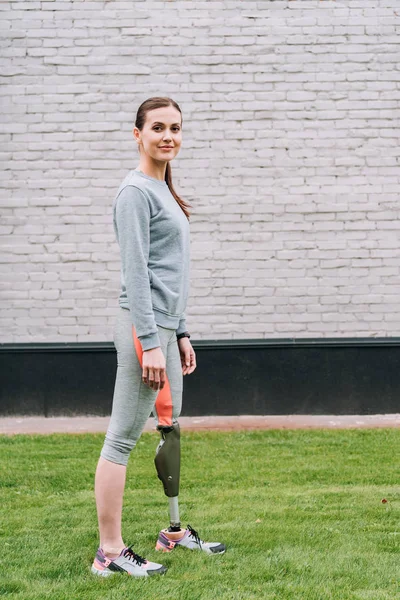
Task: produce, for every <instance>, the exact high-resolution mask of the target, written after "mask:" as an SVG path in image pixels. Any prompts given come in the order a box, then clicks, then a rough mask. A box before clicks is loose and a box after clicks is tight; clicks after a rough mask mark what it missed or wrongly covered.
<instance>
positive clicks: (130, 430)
mask: <svg viewBox="0 0 400 600" xmlns="http://www.w3.org/2000/svg"><path fill="white" fill-rule="evenodd" d="M118 310H119V312H118V315H117V319H116V322H115V326H114V345H115V347H116V350H117V364H118V366H117V375H116V379H115V387H114V396H113V404H112V412H111V419H110V423H109V426H108V430H107V433H106V436H105V440H104V445H103V448H102V450H101V453H100V455H101V456H102V457H103V458H105V459H107V460H110V461H111V462H114V463H118V464H120V465H126V464H127V463H128V458H129V454H130V452H131V450H132V449H133V448H134V446H135V445H136V442H137V441H138V439H139V437H140V435H141V433H142V431H143V428H144V426H145V424H146V421H147V419H148V418H149V416H150V415H151V413H152V412H153V415H154V417H155V420H156V424H157V425H166V426H168V425H171V424H172V422H173V421H176V420H177V419H178V417H179V415H180V412H181V407H182V386H183V374H182V366H181V359H180V353H179V348H178V341H177V339H176V331H175V329H167V328H165V327H161V326H160V325H157V328H158V334H159V336H160V341H161V350H162V352H163V354H164V356H165V361H166V381H165V384H164V387H163V389H162V390H152V389H151V388H150V387H149V386H148V385H146V384H145V383H143V381H142V364H143V363H142V347H141V345H140V341H139V340H138V338H137V337H136V331H135V330H132V321H131V316H130V311H129V310H128V309H125V308H122V307H119V309H118Z"/></svg>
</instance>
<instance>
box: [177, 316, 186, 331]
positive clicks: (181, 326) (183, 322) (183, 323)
mask: <svg viewBox="0 0 400 600" xmlns="http://www.w3.org/2000/svg"><path fill="white" fill-rule="evenodd" d="M185 331H187V329H186V318H185V317H182V319H181V320H180V321H179V325H178V329H177V330H176V335H179V334H180V333H184V332H185Z"/></svg>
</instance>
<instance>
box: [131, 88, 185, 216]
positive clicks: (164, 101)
mask: <svg viewBox="0 0 400 600" xmlns="http://www.w3.org/2000/svg"><path fill="white" fill-rule="evenodd" d="M164 106H173V107H174V108H176V109H177V110H179V112H180V113H181V118H182V111H181V109H180V108H179V106H178V104H177V103H176V102H175V101H174V100H172V98H168V97H165V96H163V97H160V96H153V97H152V98H147V100H145V101H144V102H142V104H141V105H140V106H139V108H138V111H137V114H136V120H135V127H137V128H138V129H139V130H140V131H141V130H142V129H143V127H144V124H145V121H146V117H147V113H148V111H149V110H153V109H155V108H163V107H164ZM165 181H166V183H167V185H168V187H169V189H170V192H171V194H172V195H173V197H174V198H175V200H176V201H177V203H178V204H179V206H180V207H181V209H182V210H183V212H184V213H185V215H186V217H187V220H188V221H189V220H190V219H189V217H190V213H189V210H188V209H189V208H191V205H190V204H189V203H188V202H185V201H184V200H182V198H181V197H180V196H179V195H178V194H177V193H176V191H175V190H174V186H173V185H172V172H171V165H170V163H169V162H167V168H166V171H165Z"/></svg>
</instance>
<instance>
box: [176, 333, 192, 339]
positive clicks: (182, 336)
mask: <svg viewBox="0 0 400 600" xmlns="http://www.w3.org/2000/svg"><path fill="white" fill-rule="evenodd" d="M184 337H187V338H190V333H189V332H188V331H185V333H180V334H179V335H177V336H176V339H177V340H180V339H181V338H184Z"/></svg>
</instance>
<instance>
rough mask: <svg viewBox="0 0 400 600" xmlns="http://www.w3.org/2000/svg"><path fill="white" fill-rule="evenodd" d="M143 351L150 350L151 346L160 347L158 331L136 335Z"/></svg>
mask: <svg viewBox="0 0 400 600" xmlns="http://www.w3.org/2000/svg"><path fill="white" fill-rule="evenodd" d="M138 339H139V342H140V345H141V346H142V350H143V352H144V351H145V350H152V349H153V348H158V347H161V342H160V336H159V335H158V333H149V334H148V335H141V336H138Z"/></svg>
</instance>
